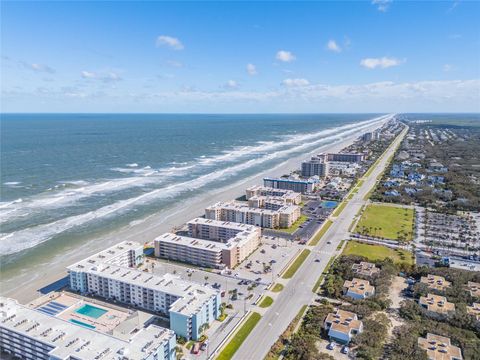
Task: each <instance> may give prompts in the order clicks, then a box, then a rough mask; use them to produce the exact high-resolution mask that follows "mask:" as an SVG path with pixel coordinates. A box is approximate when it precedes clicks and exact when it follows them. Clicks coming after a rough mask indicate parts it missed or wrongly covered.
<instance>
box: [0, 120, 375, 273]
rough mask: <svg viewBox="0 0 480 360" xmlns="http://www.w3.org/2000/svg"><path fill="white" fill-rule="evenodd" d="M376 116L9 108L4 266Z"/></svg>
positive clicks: (223, 182) (0, 217) (0, 212)
mask: <svg viewBox="0 0 480 360" xmlns="http://www.w3.org/2000/svg"><path fill="white" fill-rule="evenodd" d="M379 116H380V115H377V114H321V115H316V114H311V115H308V114H305V115H286V114H281V115H280V114H272V115H190V114H189V115H186V114H175V115H166V114H162V115H156V114H3V115H2V118H1V133H2V134H1V136H2V149H1V194H0V201H1V203H0V226H1V234H0V254H1V255H2V257H1V258H0V260H1V262H2V267H4V266H7V267H8V265H9V264H10V263H13V262H16V261H18V259H21V258H22V257H24V256H32V255H33V254H34V253H35V251H39V249H41V248H42V246H47V244H48V243H49V242H52V241H55V242H58V243H61V242H66V241H68V242H72V243H74V242H75V241H76V240H75V239H76V238H77V237H81V236H86V235H88V234H94V233H95V231H98V230H99V229H108V228H112V229H113V228H115V227H118V226H121V225H125V224H128V223H130V222H132V221H136V220H138V219H142V218H144V217H146V216H148V215H150V214H153V213H155V212H158V211H159V210H162V209H164V208H166V207H168V206H171V205H172V204H174V203H176V202H178V201H183V200H185V199H187V198H188V197H191V196H192V195H193V194H198V193H203V192H208V191H211V190H212V189H218V188H221V187H226V186H228V184H230V183H232V182H234V181H236V180H238V179H241V178H245V177H248V176H251V175H253V174H255V173H257V172H259V171H260V170H265V169H268V168H269V167H273V166H275V165H277V164H279V163H281V162H283V161H285V160H286V159H288V158H290V157H292V156H296V155H300V154H303V153H307V152H309V151H312V150H314V149H315V148H318V147H319V146H322V145H325V144H328V143H332V142H335V141H338V140H340V139H341V138H342V137H344V136H348V135H352V134H356V133H358V134H359V135H360V133H361V130H362V128H364V127H366V126H368V125H371V124H372V121H375V120H372V119H374V118H378V117H379Z"/></svg>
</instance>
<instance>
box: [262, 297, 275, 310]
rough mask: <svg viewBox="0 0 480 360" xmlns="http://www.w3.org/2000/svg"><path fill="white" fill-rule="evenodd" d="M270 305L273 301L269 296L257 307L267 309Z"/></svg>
mask: <svg viewBox="0 0 480 360" xmlns="http://www.w3.org/2000/svg"><path fill="white" fill-rule="evenodd" d="M272 304H273V299H272V298H271V297H270V296H265V297H264V298H263V299H262V301H260V304H258V306H260V307H261V308H267V307H269V306H270V305H272Z"/></svg>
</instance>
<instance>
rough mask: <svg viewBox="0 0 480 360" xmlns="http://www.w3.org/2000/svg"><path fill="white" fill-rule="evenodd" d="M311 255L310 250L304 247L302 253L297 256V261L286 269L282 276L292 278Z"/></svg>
mask: <svg viewBox="0 0 480 360" xmlns="http://www.w3.org/2000/svg"><path fill="white" fill-rule="evenodd" d="M308 255H310V250H308V249H304V250H303V251H302V252H301V253H300V255H298V256H297V258H296V259H295V261H294V262H293V263H292V265H290V267H289V268H288V269H287V271H285V272H284V273H283V275H282V278H284V279H290V278H292V277H293V275H295V273H296V272H297V270H298V268H299V267H300V266H301V265H302V264H303V262H304V261H305V259H306V258H307V256H308Z"/></svg>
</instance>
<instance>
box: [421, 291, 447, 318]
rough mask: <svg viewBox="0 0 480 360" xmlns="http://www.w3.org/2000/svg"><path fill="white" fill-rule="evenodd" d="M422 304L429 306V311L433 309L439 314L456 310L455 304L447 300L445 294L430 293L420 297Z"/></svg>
mask: <svg viewBox="0 0 480 360" xmlns="http://www.w3.org/2000/svg"><path fill="white" fill-rule="evenodd" d="M420 305H425V306H427V309H428V311H433V312H436V313H439V314H445V313H448V312H450V311H455V304H454V303H450V302H448V301H447V298H446V297H445V296H439V295H434V294H428V295H427V296H421V297H420Z"/></svg>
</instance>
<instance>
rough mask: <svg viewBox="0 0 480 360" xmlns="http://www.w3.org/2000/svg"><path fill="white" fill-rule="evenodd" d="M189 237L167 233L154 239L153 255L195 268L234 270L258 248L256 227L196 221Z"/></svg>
mask: <svg viewBox="0 0 480 360" xmlns="http://www.w3.org/2000/svg"><path fill="white" fill-rule="evenodd" d="M188 235H189V236H188V237H187V236H179V235H177V234H172V233H166V234H163V235H161V236H159V237H157V238H156V239H155V240H154V244H155V256H156V257H159V258H164V259H169V260H175V261H181V262H186V263H190V264H195V265H198V266H204V267H209V268H217V269H221V268H224V267H228V268H230V269H232V268H234V267H235V266H236V265H238V264H240V263H241V262H242V261H243V260H244V259H245V258H246V257H247V256H248V255H250V254H251V253H252V252H253V251H255V249H256V248H257V247H258V246H259V245H260V239H261V229H260V228H259V227H257V226H253V225H246V224H240V223H232V222H226V221H217V220H210V219H205V218H196V219H193V220H191V221H189V222H188Z"/></svg>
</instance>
